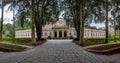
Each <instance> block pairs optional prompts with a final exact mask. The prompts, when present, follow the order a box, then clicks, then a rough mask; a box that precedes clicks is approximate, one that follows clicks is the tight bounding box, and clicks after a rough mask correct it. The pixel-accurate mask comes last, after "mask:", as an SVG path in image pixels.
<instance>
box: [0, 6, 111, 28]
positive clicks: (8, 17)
mask: <svg viewBox="0 0 120 63" xmlns="http://www.w3.org/2000/svg"><path fill="white" fill-rule="evenodd" d="M8 7H9V5H7V6H5V8H4V23H12V19H13V13H12V11H10V10H8ZM0 17H1V9H0ZM109 17H111V15H110V13H109ZM104 24H105V23H100V24H95V23H92V24H91V26H96V27H97V28H99V27H105V25H104Z"/></svg>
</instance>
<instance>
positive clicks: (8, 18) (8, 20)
mask: <svg viewBox="0 0 120 63" xmlns="http://www.w3.org/2000/svg"><path fill="white" fill-rule="evenodd" d="M8 7H9V5H6V6H5V7H4V17H3V19H4V22H3V23H12V19H13V13H12V11H10V10H8ZM1 12H2V11H1V9H0V18H1Z"/></svg>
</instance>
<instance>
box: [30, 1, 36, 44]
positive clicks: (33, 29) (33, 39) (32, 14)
mask: <svg viewBox="0 0 120 63" xmlns="http://www.w3.org/2000/svg"><path fill="white" fill-rule="evenodd" d="M31 3H32V5H31V10H32V11H31V12H32V13H31V20H32V29H31V31H32V33H31V35H32V42H33V43H36V39H35V22H34V21H35V19H34V17H35V11H34V8H35V4H34V0H32V1H31Z"/></svg>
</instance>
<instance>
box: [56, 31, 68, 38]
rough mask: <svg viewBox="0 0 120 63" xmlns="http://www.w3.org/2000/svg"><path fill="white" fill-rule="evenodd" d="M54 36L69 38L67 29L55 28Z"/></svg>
mask: <svg viewBox="0 0 120 63" xmlns="http://www.w3.org/2000/svg"><path fill="white" fill-rule="evenodd" d="M54 38H67V31H66V30H54Z"/></svg>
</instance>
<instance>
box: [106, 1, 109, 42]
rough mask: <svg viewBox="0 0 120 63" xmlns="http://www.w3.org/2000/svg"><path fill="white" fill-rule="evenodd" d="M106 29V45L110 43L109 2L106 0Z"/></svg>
mask: <svg viewBox="0 0 120 63" xmlns="http://www.w3.org/2000/svg"><path fill="white" fill-rule="evenodd" d="M105 27H106V36H105V43H108V33H109V31H108V0H106V22H105Z"/></svg>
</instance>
